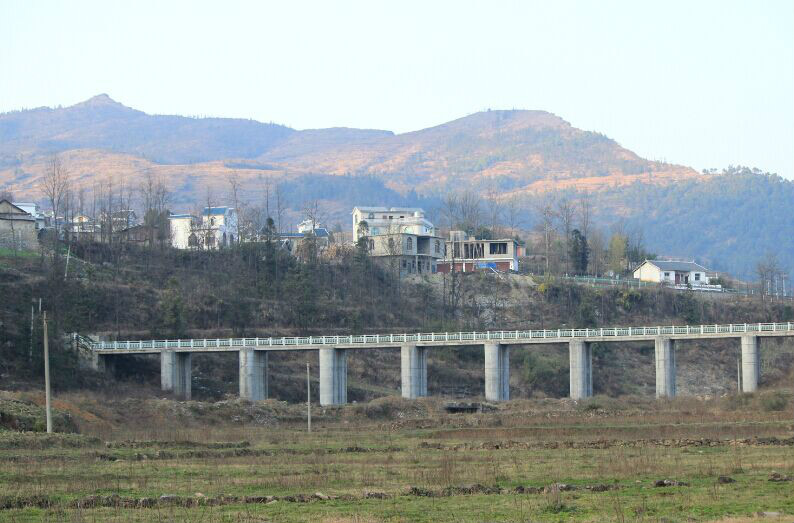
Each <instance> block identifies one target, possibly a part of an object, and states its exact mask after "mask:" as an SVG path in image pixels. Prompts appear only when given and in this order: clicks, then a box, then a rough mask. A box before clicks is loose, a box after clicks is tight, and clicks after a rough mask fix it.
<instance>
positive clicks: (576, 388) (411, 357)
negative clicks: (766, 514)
mask: <svg viewBox="0 0 794 523" xmlns="http://www.w3.org/2000/svg"><path fill="white" fill-rule="evenodd" d="M770 336H794V323H792V322H788V323H739V324H729V325H689V326H663V327H610V328H599V329H557V330H510V331H504V330H503V331H487V332H443V333H438V332H436V333H417V334H373V335H369V334H368V335H351V336H306V337H288V338H286V337H282V338H215V339H190V340H147V341H144V340H140V341H137V340H136V341H94V340H91V339H88V338H84V337H82V336H79V335H77V334H75V335H74V341H75V343H77V344H78V345H80V346H81V347H82V348H83V349H86V350H88V351H90V354H91V356H92V365H93V366H94V368H96V369H101V368H104V367H105V365H106V364H112V361H108V359H110V358H113V357H114V356H116V355H119V354H159V355H160V379H161V383H162V388H163V390H166V391H173V392H174V393H175V394H176V395H177V396H179V397H182V398H186V399H189V398H190V392H191V391H190V381H191V379H190V376H191V355H192V354H193V353H194V352H237V353H239V362H240V397H242V398H246V399H249V400H253V401H256V400H262V399H265V398H267V395H268V390H267V389H268V386H267V383H268V370H267V359H268V353H269V352H270V351H285V350H287V351H295V350H317V351H319V359H320V404H322V405H339V404H343V403H347V352H348V351H349V350H354V349H355V350H360V349H375V348H378V349H380V348H399V349H400V350H401V361H402V375H401V378H402V395H403V397H405V398H418V397H421V396H427V350H428V349H431V348H440V347H460V346H472V345H481V346H482V347H483V349H484V352H485V397H486V399H487V400H489V401H505V400H508V399H509V398H510V387H509V382H510V380H509V378H510V346H511V345H531V344H549V343H567V344H568V350H569V353H570V380H571V382H570V396H571V398H573V399H577V400H578V399H583V398H588V397H590V396H592V395H593V367H592V358H593V353H592V348H591V344H592V343H595V342H625V341H654V344H655V347H656V357H655V362H656V396H657V397H672V396H675V394H676V385H675V381H676V379H675V378H676V370H675V366H676V365H675V344H676V341H678V340H696V339H713V338H738V339H739V340H740V344H741V355H742V390H743V391H744V392H753V391H755V390H756V389H757V388H758V380H759V377H760V361H761V360H760V353H759V347H760V345H759V341H760V339H761V338H764V337H770Z"/></svg>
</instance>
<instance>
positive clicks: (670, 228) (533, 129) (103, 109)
mask: <svg viewBox="0 0 794 523" xmlns="http://www.w3.org/2000/svg"><path fill="white" fill-rule="evenodd" d="M53 153H58V154H59V155H60V156H61V159H62V163H63V164H64V165H65V166H66V169H67V170H68V172H69V173H70V176H71V178H72V180H73V182H74V188H75V190H79V189H80V188H83V189H86V190H88V191H89V192H90V191H91V190H92V188H93V187H97V184H98V183H99V184H105V183H106V182H111V185H113V186H114V187H116V188H117V190H121V189H120V188H121V187H122V186H123V187H124V188H125V190H127V191H129V190H130V189H133V190H134V189H135V188H138V187H140V186H141V185H142V182H143V179H144V178H145V177H147V176H153V177H154V178H160V179H162V180H164V181H165V182H166V184H167V185H168V187H169V189H170V191H171V198H170V207H171V208H172V209H173V210H176V211H183V210H188V209H192V208H194V207H195V206H197V205H200V204H201V202H206V201H207V199H208V198H210V197H211V198H212V199H214V200H216V201H218V202H226V201H227V200H228V194H229V183H230V180H235V181H236V182H237V183H238V184H239V195H240V196H241V197H242V198H243V200H244V201H246V202H247V203H248V204H249V205H251V206H255V205H260V206H262V207H265V206H266V205H265V204H264V203H263V201H262V200H263V198H264V197H265V195H266V194H270V195H272V194H273V189H274V188H276V187H278V188H279V189H280V196H281V197H282V200H281V204H282V205H283V206H284V207H285V211H286V212H285V213H284V216H285V217H286V218H285V221H286V227H287V228H289V227H291V226H292V225H294V223H297V221H299V220H300V218H301V217H300V214H301V212H302V210H303V209H305V208H306V204H307V203H308V202H313V201H319V203H320V206H321V207H322V210H323V213H322V214H323V218H324V221H326V222H328V224H329V225H331V226H334V225H335V224H340V226H341V227H342V228H343V229H344V230H347V229H348V227H349V226H348V223H349V215H350V209H351V208H352V207H353V206H355V205H408V206H421V207H424V208H425V209H427V210H428V211H429V212H430V213H431V214H434V216H435V217H436V218H439V217H440V214H441V213H440V212H435V213H434V211H438V210H439V208H440V207H441V204H442V200H443V199H444V198H445V196H447V195H449V194H451V193H455V192H460V191H469V192H472V193H474V194H477V195H478V196H480V197H481V198H483V199H489V200H491V201H493V200H500V201H508V200H512V201H513V202H515V203H516V205H517V207H518V210H519V214H520V215H519V216H518V217H517V218H518V219H517V220H516V222H517V225H518V226H519V228H520V229H522V230H524V231H531V230H537V228H538V224H539V218H538V212H537V211H538V208H539V206H542V204H543V202H544V201H549V200H553V199H559V198H562V197H566V198H571V199H577V198H579V197H580V196H581V195H583V194H585V193H587V194H589V195H590V198H591V200H592V201H593V203H595V204H596V205H595V207H594V220H595V222H594V225H595V226H597V227H599V228H600V229H602V230H605V231H608V230H609V229H610V228H612V227H614V226H615V224H616V223H619V224H622V225H623V226H630V227H631V228H632V229H634V230H639V231H641V232H642V233H643V235H644V242H645V246H646V248H647V249H649V250H650V251H651V252H654V253H658V254H660V255H669V256H681V257H689V258H695V259H698V260H700V261H701V262H703V263H706V264H707V265H708V266H709V267H710V268H714V269H717V270H725V271H729V272H733V273H735V274H736V275H738V276H741V277H751V276H752V275H753V272H754V266H755V263H756V262H757V260H758V259H759V258H760V257H762V256H764V255H765V254H767V253H775V254H777V256H778V258H779V260H780V261H781V262H782V263H783V265H784V267H783V268H784V270H785V271H786V272H789V273H790V271H791V269H792V267H794V245H793V244H792V241H794V235H793V234H792V231H794V225H793V224H792V221H793V220H794V211H792V202H794V186H793V185H792V182H789V181H786V180H783V179H781V178H779V177H777V176H774V175H768V174H766V173H763V172H761V171H757V170H751V169H744V168H731V169H728V170H727V171H726V172H725V173H724V174H715V173H710V174H699V173H697V172H696V171H694V170H693V169H691V168H689V167H684V166H679V165H672V164H667V163H662V162H654V161H649V160H646V159H644V158H641V157H639V156H637V155H636V154H635V153H633V152H631V151H629V150H627V149H625V148H623V147H621V146H620V144H619V143H618V142H616V141H615V140H613V139H610V138H608V137H606V136H604V135H602V134H599V133H597V132H590V131H584V130H581V129H577V128H575V127H573V126H572V125H571V124H570V123H568V122H566V121H565V120H563V119H562V118H560V117H559V116H556V115H554V114H551V113H549V112H545V111H526V110H510V111H501V110H494V111H491V110H488V111H483V112H479V113H474V114H472V115H469V116H465V117H463V118H459V119H457V120H454V121H451V122H447V123H443V124H441V125H438V126H435V127H431V128H428V129H422V130H419V131H415V132H410V133H404V134H398V135H395V134H393V133H391V132H389V131H380V130H366V129H349V128H330V129H315V130H295V129H292V128H289V127H286V126H283V125H276V124H272V123H262V122H257V121H254V120H243V119H231V118H187V117H182V116H163V115H149V114H146V113H144V112H142V111H138V110H136V109H132V108H130V107H126V106H124V105H122V104H121V103H118V102H116V101H114V100H112V99H111V98H110V97H108V96H107V95H99V96H96V97H94V98H91V99H90V100H87V101H85V102H83V103H80V104H77V105H74V106H71V107H65V108H39V109H33V110H24V111H16V112H10V113H5V114H0V189H2V190H4V191H7V192H11V193H12V194H14V195H15V197H16V198H17V199H24V200H34V201H40V202H42V203H43V200H44V198H43V193H42V190H41V188H42V180H43V178H44V176H45V174H46V172H47V168H48V165H49V159H50V158H51V155H52V154H53ZM271 208H272V207H271Z"/></svg>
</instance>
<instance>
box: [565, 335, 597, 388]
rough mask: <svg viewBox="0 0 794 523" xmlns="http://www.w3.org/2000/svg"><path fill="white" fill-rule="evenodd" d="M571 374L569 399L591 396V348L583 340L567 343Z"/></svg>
mask: <svg viewBox="0 0 794 523" xmlns="http://www.w3.org/2000/svg"><path fill="white" fill-rule="evenodd" d="M568 353H569V357H570V374H571V389H570V396H571V399H575V400H580V399H584V398H589V397H591V396H592V395H593V348H592V347H591V345H590V343H588V342H586V341H584V340H571V341H569V342H568Z"/></svg>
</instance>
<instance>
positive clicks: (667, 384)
mask: <svg viewBox="0 0 794 523" xmlns="http://www.w3.org/2000/svg"><path fill="white" fill-rule="evenodd" d="M654 346H655V347H654V348H655V354H656V356H655V359H656V397H657V398H672V397H674V396H675V393H676V390H675V341H673V340H671V339H670V338H661V337H660V338H656V339H655V340H654Z"/></svg>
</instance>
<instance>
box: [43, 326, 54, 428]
mask: <svg viewBox="0 0 794 523" xmlns="http://www.w3.org/2000/svg"><path fill="white" fill-rule="evenodd" d="M42 323H43V327H44V400H45V402H46V406H47V434H51V433H52V410H51V408H50V344H49V340H48V339H47V312H46V311H45V312H44V316H43V318H42Z"/></svg>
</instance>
